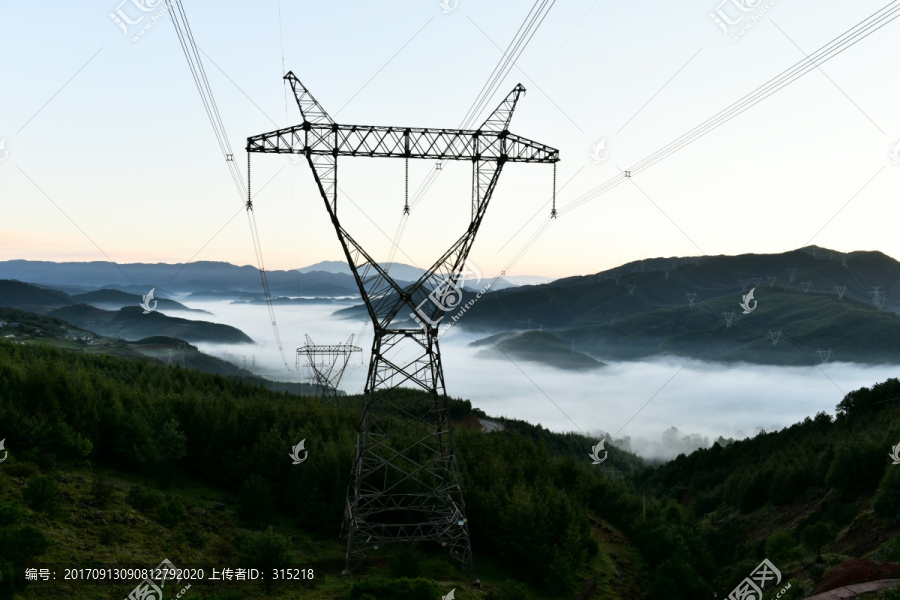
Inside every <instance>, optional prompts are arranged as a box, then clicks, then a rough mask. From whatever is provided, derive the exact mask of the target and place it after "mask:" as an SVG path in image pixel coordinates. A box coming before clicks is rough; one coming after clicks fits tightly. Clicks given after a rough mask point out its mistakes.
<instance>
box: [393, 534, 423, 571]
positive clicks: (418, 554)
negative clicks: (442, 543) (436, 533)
mask: <svg viewBox="0 0 900 600" xmlns="http://www.w3.org/2000/svg"><path fill="white" fill-rule="evenodd" d="M422 559H423V555H422V551H421V550H419V547H418V546H417V545H416V544H414V543H413V544H400V545H398V546H395V547H394V548H393V552H391V555H390V558H388V565H390V567H391V577H394V578H395V579H397V578H400V577H418V576H419V575H421V574H422Z"/></svg>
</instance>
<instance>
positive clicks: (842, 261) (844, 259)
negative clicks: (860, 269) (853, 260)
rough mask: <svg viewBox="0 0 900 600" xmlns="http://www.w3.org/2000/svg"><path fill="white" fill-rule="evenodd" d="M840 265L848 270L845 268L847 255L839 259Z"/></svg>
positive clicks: (846, 267)
mask: <svg viewBox="0 0 900 600" xmlns="http://www.w3.org/2000/svg"><path fill="white" fill-rule="evenodd" d="M841 265H842V266H843V267H844V268H845V269H849V268H850V267H848V266H847V255H846V254H845V255H844V257H843V258H842V259H841Z"/></svg>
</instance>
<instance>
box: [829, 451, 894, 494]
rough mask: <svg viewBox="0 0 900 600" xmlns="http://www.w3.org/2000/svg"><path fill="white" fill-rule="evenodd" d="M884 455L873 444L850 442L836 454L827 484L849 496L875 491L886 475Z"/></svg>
mask: <svg viewBox="0 0 900 600" xmlns="http://www.w3.org/2000/svg"><path fill="white" fill-rule="evenodd" d="M883 454H884V452H883V448H881V447H880V446H876V445H875V444H874V443H872V442H863V441H853V442H850V443H849V444H847V445H845V446H843V447H841V448H840V449H839V450H838V451H837V452H836V453H835V457H834V459H833V460H832V461H831V466H829V468H828V474H827V475H826V476H825V483H827V484H828V486H829V487H832V488H834V489H836V490H840V491H841V492H844V493H845V494H847V495H848V496H853V495H859V494H862V493H864V492H868V491H871V490H874V489H875V487H876V486H877V485H878V481H879V480H880V479H881V477H882V475H883V474H884V456H883Z"/></svg>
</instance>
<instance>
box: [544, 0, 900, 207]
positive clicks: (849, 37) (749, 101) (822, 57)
mask: <svg viewBox="0 0 900 600" xmlns="http://www.w3.org/2000/svg"><path fill="white" fill-rule="evenodd" d="M898 16H900V0H894V1H893V2H890V3H889V4H888V5H886V6H885V7H883V8H881V9H880V10H878V11H876V12H875V13H873V14H872V15H870V16H869V17H868V18H866V19H863V20H862V21H860V22H859V23H857V24H856V25H855V26H854V27H851V28H850V29H849V30H847V31H845V32H844V33H842V34H841V35H839V36H838V37H836V38H835V39H833V40H832V41H830V42H828V43H827V44H825V45H824V46H822V47H821V48H819V49H818V50H816V51H815V52H813V53H812V54H811V55H809V57H807V58H804V59H802V60H800V61H798V62H797V63H795V64H794V65H792V66H791V67H789V68H788V69H786V70H785V71H783V72H782V73H781V74H779V75H777V76H776V77H774V78H773V79H771V80H769V81H768V82H767V83H765V84H763V85H761V86H759V87H758V88H756V89H755V90H753V91H752V92H750V93H749V94H747V95H746V96H744V97H743V98H741V99H740V100H738V101H737V102H735V103H733V104H732V105H730V106H729V107H727V108H725V109H723V110H722V111H720V112H718V113H717V114H716V115H714V116H712V117H710V118H709V119H707V120H706V121H704V122H703V123H701V124H700V125H698V126H697V127H695V128H694V129H692V130H691V131H689V132H687V133H685V134H684V135H682V136H681V137H679V138H677V139H675V140H673V141H672V142H670V143H669V144H667V145H666V146H663V147H662V148H660V149H659V150H657V151H656V152H654V153H653V154H651V155H649V156H648V157H646V158H644V159H643V160H642V161H640V162H638V163H637V164H636V165H634V166H633V167H631V168H630V169H629V170H628V171H629V172H630V173H631V175H632V176H633V175H635V174H637V173H640V172H641V171H644V170H646V169H648V168H650V167H652V166H653V165H655V164H656V163H658V162H660V161H661V160H663V159H665V158H667V157H669V156H671V155H672V154H674V153H675V152H677V151H679V150H681V149H682V148H684V147H686V146H687V145H689V144H691V143H693V142H695V141H697V140H698V139H700V138H702V137H703V136H705V135H706V134H707V133H710V132H711V131H713V130H715V129H717V128H718V127H719V126H720V125H723V124H725V123H727V122H728V121H730V120H731V119H733V118H734V117H736V116H738V115H740V114H741V113H743V112H744V111H746V110H748V109H750V108H752V107H753V106H755V105H756V104H758V103H759V102H761V101H763V100H765V99H766V98H768V97H769V96H771V95H772V94H774V93H775V92H777V91H779V90H781V89H782V88H784V87H786V86H787V85H789V84H790V83H792V82H794V81H796V80H797V79H799V78H800V77H802V76H803V75H806V74H807V73H809V72H810V71H812V70H813V69H816V68H818V66H819V65H821V64H822V63H824V62H826V61H828V60H830V59H832V58H834V57H835V56H837V55H839V54H841V53H843V52H844V51H845V50H847V49H848V48H850V47H852V46H853V45H855V44H856V43H857V42H859V41H861V40H863V39H865V38H866V37H868V36H869V35H871V34H872V33H874V32H876V31H878V30H879V29H881V28H882V27H884V26H885V25H887V24H888V23H890V22H891V21H893V20H894V19H896V18H897V17H898ZM625 179H627V178H626V177H625V175H624V174H619V175H617V176H615V177H613V178H611V179H609V180H608V181H606V182H605V183H603V184H601V185H600V186H598V187H596V188H594V189H593V190H591V191H589V192H586V193H585V194H583V195H582V196H580V197H579V198H576V199H575V200H573V201H572V202H570V203H569V204H567V205H566V206H564V207H563V208H562V209H561V210H560V213H561V214H566V213H568V212H570V211H572V210H574V209H575V208H578V207H579V206H581V205H583V204H585V203H586V202H588V201H590V200H592V199H594V198H596V197H597V196H600V195H601V194H604V193H606V192H607V191H609V190H611V189H612V188H614V187H615V186H617V185H619V184H620V183H622V182H623V181H625Z"/></svg>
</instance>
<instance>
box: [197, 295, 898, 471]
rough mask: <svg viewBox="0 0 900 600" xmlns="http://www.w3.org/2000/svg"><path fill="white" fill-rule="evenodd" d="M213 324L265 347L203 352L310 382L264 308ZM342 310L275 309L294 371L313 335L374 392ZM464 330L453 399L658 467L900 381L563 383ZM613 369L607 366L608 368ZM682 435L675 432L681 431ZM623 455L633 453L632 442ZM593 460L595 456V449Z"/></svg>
mask: <svg viewBox="0 0 900 600" xmlns="http://www.w3.org/2000/svg"><path fill="white" fill-rule="evenodd" d="M190 306H191V308H203V309H205V310H208V311H210V312H212V313H213V315H214V317H213V318H210V317H209V316H208V315H205V316H204V318H205V319H208V320H211V321H217V322H221V323H226V324H228V325H233V326H235V327H238V328H240V329H241V330H242V331H244V332H245V333H246V334H247V335H249V336H250V337H251V338H253V339H254V340H256V341H257V344H256V345H246V344H245V345H233V346H232V345H224V346H223V345H213V344H202V343H201V344H198V346H199V347H200V349H201V350H203V351H204V352H208V353H210V354H213V355H216V356H219V357H221V358H225V359H227V360H231V361H232V362H234V363H235V364H238V365H242V364H243V362H242V361H243V357H244V356H247V363H248V365H249V364H250V363H251V360H252V357H253V356H255V357H256V372H257V374H259V375H262V376H264V377H268V378H271V379H279V380H294V381H297V380H299V378H300V376H301V374H300V373H296V372H295V373H289V372H288V371H287V370H286V369H285V367H284V365H283V364H282V360H281V357H280V354H279V352H278V348H277V345H276V343H275V337H274V334H273V332H272V326H271V322H270V319H269V315H268V310H267V308H266V306H265V305H247V304H236V305H233V304H229V303H227V302H191V303H190ZM340 307H341V306H340V305H336V304H312V305H303V306H276V307H275V310H276V316H277V319H278V324H279V330H280V333H281V338H282V341H283V343H284V344H285V346H284V351H285V355H286V357H287V360H288V363H289V366H290V367H291V368H293V367H294V357H295V352H296V348H297V347H299V346H302V345H303V343H304V334H309V335H310V337H311V338H312V339H313V341H314V342H315V343H317V344H336V343H343V342H346V341H347V338H348V337H349V336H350V334H351V333H352V334H354V336H358V335H359V334H360V332H361V331H362V332H363V335H362V339H360V338H359V337H355V339H354V344H355V345H357V346H360V347H362V349H363V352H362V357H360V355H359V354H354V355H353V357H352V359H351V365H352V368H351V369H348V371H347V373H346V374H345V376H344V380H343V382H342V384H341V388H342V389H343V390H345V391H347V392H348V393H351V394H353V393H361V392H362V390H363V388H364V385H365V376H366V368H365V367H366V366H367V365H368V361H369V356H370V351H371V344H372V327H371V325H367V326H365V327H363V323H362V322H358V321H347V320H342V319H335V318H333V317H331V316H330V315H331V313H332V312H334V311H335V310H337V309H338V308H340ZM489 333H490V332H485V333H480V332H479V333H476V332H472V331H467V330H465V329H462V328H460V327H454V328H453V329H452V330H451V331H450V332H449V333H448V334H447V335H445V336H442V337H441V340H440V345H441V354H442V358H443V366H444V377H445V381H446V383H447V392H448V394H450V395H451V396H454V397H460V398H466V399H469V400H471V401H472V405H473V406H476V407H478V408H481V409H482V410H484V411H485V412H486V413H488V414H489V415H493V416H498V417H509V418H515V419H522V420H525V421H529V422H532V423H536V424H541V425H543V426H544V427H546V428H547V429H550V430H553V431H575V432H579V433H584V434H585V435H588V436H592V437H598V438H599V437H600V436H601V435H602V433H601V432H605V433H608V435H609V436H610V439H611V441H612V440H625V439H626V438H630V439H628V441H627V444H628V446H629V448H630V449H631V450H632V451H634V452H635V453H637V454H639V455H641V456H643V457H645V458H648V459H656V460H660V459H662V460H667V459H671V458H674V457H675V456H677V455H678V454H679V453H682V452H683V453H689V452H690V451H692V450H694V449H695V448H697V447H708V446H709V445H710V444H711V443H712V442H714V441H715V440H716V439H717V438H719V437H720V436H722V437H724V438H734V439H741V438H744V437H747V436H748V435H755V434H756V433H757V432H758V431H760V430H766V431H774V430H777V429H781V428H782V427H786V426H789V425H791V424H793V423H795V422H797V421H802V420H803V419H804V418H805V417H807V416H809V417H813V416H815V414H816V413H818V412H823V411H824V412H827V413H829V414H834V409H835V406H836V405H837V403H838V402H840V401H841V399H842V398H843V397H844V395H845V394H846V393H847V392H850V391H852V390H854V389H857V388H859V387H862V386H871V385H872V384H874V383H877V382H879V381H883V380H885V379H887V378H889V377H895V376H897V373H898V367H897V366H896V365H860V364H854V363H830V364H824V365H819V366H812V367H778V366H765V365H752V364H745V363H734V364H718V363H709V362H701V361H688V360H687V359H683V358H678V357H672V356H663V357H657V358H653V359H645V360H640V361H635V362H609V361H606V362H608V367H606V368H603V369H598V370H595V371H590V372H583V373H582V372H572V371H561V370H558V369H555V368H552V367H548V366H545V365H542V364H538V363H533V362H525V361H519V360H510V359H507V358H502V357H501V358H499V359H495V360H490V359H485V358H483V357H478V358H476V357H475V354H476V352H478V350H479V348H472V347H469V346H468V343H469V342H471V341H473V340H475V339H478V338H481V337H485V336H486V335H488V334H489ZM597 358H600V359H601V360H602V357H597ZM673 428H674V429H673ZM613 445H618V446H620V447H621V446H623V445H624V443H623V442H622V441H619V442H613ZM586 451H589V448H587V449H586Z"/></svg>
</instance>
